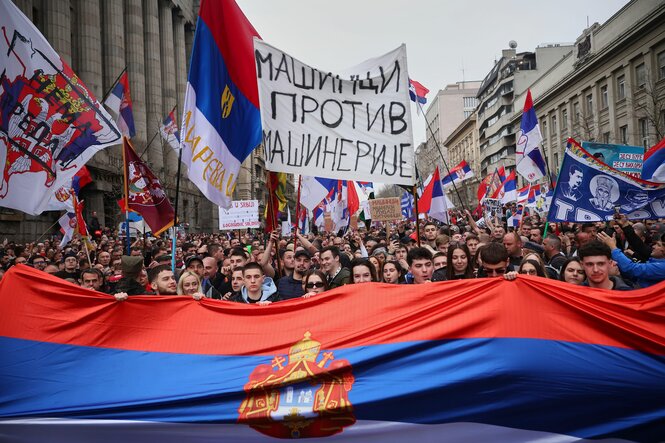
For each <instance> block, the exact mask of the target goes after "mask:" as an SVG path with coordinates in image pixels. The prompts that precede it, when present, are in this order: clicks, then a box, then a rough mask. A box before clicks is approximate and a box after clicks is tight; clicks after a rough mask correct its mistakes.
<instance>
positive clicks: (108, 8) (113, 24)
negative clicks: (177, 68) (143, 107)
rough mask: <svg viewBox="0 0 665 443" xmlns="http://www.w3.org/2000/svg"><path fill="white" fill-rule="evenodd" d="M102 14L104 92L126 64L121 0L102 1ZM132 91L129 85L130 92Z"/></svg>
mask: <svg viewBox="0 0 665 443" xmlns="http://www.w3.org/2000/svg"><path fill="white" fill-rule="evenodd" d="M102 15H103V17H104V20H103V22H102V41H103V43H104V51H103V54H104V55H103V60H104V73H103V74H104V81H103V90H104V91H103V92H104V93H106V91H108V90H109V89H110V88H111V86H113V83H114V82H115V81H116V79H117V78H118V76H119V75H120V73H121V72H122V70H123V69H125V66H126V64H125V23H124V19H123V15H124V7H123V0H104V1H103V2H102ZM133 92H134V91H132V90H131V86H130V93H133ZM132 95H133V94H132ZM101 98H102V97H100V99H101Z"/></svg>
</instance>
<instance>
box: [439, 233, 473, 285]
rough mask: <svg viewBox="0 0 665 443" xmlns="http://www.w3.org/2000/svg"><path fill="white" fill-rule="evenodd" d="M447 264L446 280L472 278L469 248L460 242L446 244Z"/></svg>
mask: <svg viewBox="0 0 665 443" xmlns="http://www.w3.org/2000/svg"><path fill="white" fill-rule="evenodd" d="M447 258H448V265H447V266H446V279H447V280H460V279H467V278H474V275H473V271H474V269H473V261H472V260H471V252H470V251H469V248H468V247H467V246H466V245H465V244H464V243H461V242H458V243H451V244H450V245H449V246H448V256H447Z"/></svg>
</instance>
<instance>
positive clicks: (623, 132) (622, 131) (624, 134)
mask: <svg viewBox="0 0 665 443" xmlns="http://www.w3.org/2000/svg"><path fill="white" fill-rule="evenodd" d="M619 140H621V143H622V144H624V145H627V144H628V126H626V125H624V126H621V127H620V128H619Z"/></svg>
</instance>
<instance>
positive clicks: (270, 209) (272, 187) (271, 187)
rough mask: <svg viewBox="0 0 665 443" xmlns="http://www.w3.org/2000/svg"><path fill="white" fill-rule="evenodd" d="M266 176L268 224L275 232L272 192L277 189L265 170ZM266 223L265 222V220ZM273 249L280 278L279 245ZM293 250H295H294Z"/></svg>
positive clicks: (275, 215) (275, 214)
mask: <svg viewBox="0 0 665 443" xmlns="http://www.w3.org/2000/svg"><path fill="white" fill-rule="evenodd" d="M266 176H267V185H268V217H270V222H271V224H272V229H273V231H276V230H277V213H276V211H275V202H274V199H276V198H277V197H276V195H275V194H273V192H275V193H276V192H277V187H276V186H275V184H274V183H273V182H272V179H271V177H272V175H271V174H270V171H269V170H267V169H266ZM275 179H277V176H276V175H275ZM266 223H267V220H266ZM274 247H275V264H276V265H277V274H278V275H280V276H281V274H282V269H281V268H282V266H281V263H280V260H279V243H276V244H275V245H274ZM294 250H295V248H294Z"/></svg>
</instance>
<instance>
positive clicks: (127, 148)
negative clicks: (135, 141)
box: [122, 138, 175, 237]
mask: <svg viewBox="0 0 665 443" xmlns="http://www.w3.org/2000/svg"><path fill="white" fill-rule="evenodd" d="M123 141H124V143H123V151H122V152H123V159H124V163H125V168H124V169H125V199H126V201H127V208H128V209H129V210H130V211H134V212H138V213H139V214H141V216H142V217H143V219H144V220H145V222H146V223H147V224H148V226H150V229H151V230H152V234H153V235H154V236H155V237H156V236H158V235H159V234H161V233H162V232H164V231H165V230H167V229H168V228H170V227H171V226H173V219H174V217H175V211H174V210H173V206H171V202H170V201H169V198H168V196H167V195H166V191H165V190H164V188H163V187H162V185H161V183H160V182H159V179H158V178H157V177H156V176H155V175H154V174H153V173H152V171H151V170H150V168H148V166H147V165H146V164H145V163H144V162H143V160H141V158H140V157H139V156H138V155H137V154H136V152H135V151H134V148H133V147H132V145H131V143H130V142H129V140H128V139H127V138H123Z"/></svg>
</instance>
